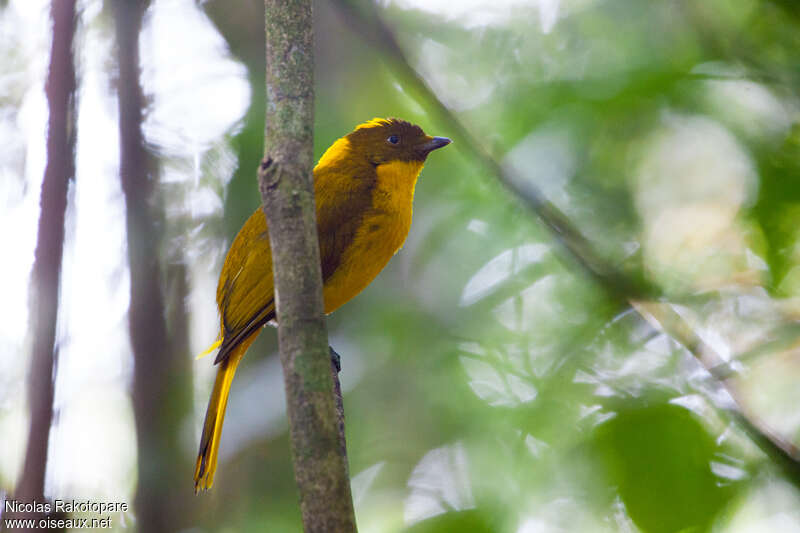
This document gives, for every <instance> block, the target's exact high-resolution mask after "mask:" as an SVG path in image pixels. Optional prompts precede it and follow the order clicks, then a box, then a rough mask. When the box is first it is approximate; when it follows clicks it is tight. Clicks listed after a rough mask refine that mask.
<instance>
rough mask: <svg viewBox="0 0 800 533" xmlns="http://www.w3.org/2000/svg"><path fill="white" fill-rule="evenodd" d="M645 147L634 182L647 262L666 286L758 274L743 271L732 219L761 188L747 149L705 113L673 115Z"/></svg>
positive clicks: (741, 240)
mask: <svg viewBox="0 0 800 533" xmlns="http://www.w3.org/2000/svg"><path fill="white" fill-rule="evenodd" d="M643 147H644V148H643V150H642V153H641V156H640V161H639V165H638V168H636V169H635V170H634V176H635V177H634V184H633V188H634V194H635V203H636V207H637V209H638V211H639V215H640V217H641V219H642V223H643V226H644V236H643V249H644V253H645V262H646V265H647V268H649V269H651V271H652V272H653V273H654V274H655V275H656V276H657V277H658V279H659V280H660V281H661V282H662V283H664V284H666V285H667V286H669V285H670V284H675V283H685V282H686V280H691V281H690V283H691V284H692V285H693V286H694V287H696V288H710V287H719V286H720V285H725V284H729V283H731V282H732V281H733V280H734V278H738V280H739V281H742V280H743V278H742V276H743V275H751V276H758V275H759V274H757V273H753V272H749V273H748V272H745V271H747V270H748V269H747V268H746V265H747V263H748V261H747V252H746V251H747V249H748V246H747V242H746V234H745V231H744V228H743V227H742V226H741V224H739V223H738V220H737V216H738V213H739V211H740V209H741V208H743V207H745V206H748V205H750V204H751V203H752V202H753V201H755V198H756V195H757V192H758V176H757V174H756V171H755V167H754V164H753V162H752V160H751V158H750V154H749V153H748V152H747V150H746V148H745V147H743V146H742V145H741V143H739V142H738V140H737V139H736V138H735V137H734V136H733V135H732V134H731V133H730V132H729V131H728V130H727V129H725V128H724V127H723V126H722V125H720V124H719V123H718V122H715V121H713V120H711V119H710V118H707V117H703V116H683V115H676V114H672V113H666V114H665V115H664V118H663V121H662V124H661V127H660V129H658V130H657V131H655V132H654V133H653V134H652V136H651V137H650V139H648V140H646V141H645V143H644V144H643ZM678 280H683V281H678Z"/></svg>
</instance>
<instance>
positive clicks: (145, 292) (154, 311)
mask: <svg viewBox="0 0 800 533" xmlns="http://www.w3.org/2000/svg"><path fill="white" fill-rule="evenodd" d="M147 4H148V2H147V1H146V0H114V2H113V5H114V19H115V25H116V34H117V49H118V50H117V51H118V63H119V84H118V85H119V88H118V90H119V96H118V99H119V128H120V177H121V180H122V190H123V193H124V196H125V204H126V223H127V236H128V260H129V262H130V272H131V287H130V288H131V299H130V308H129V312H128V320H129V329H130V338H131V347H132V348H133V355H134V377H133V408H134V417H135V420H136V436H137V444H138V474H139V479H138V485H137V489H136V512H137V522H138V524H137V526H138V529H139V530H140V531H148V532H150V531H152V532H154V533H158V532H162V531H169V532H173V531H178V530H180V529H181V528H182V527H185V524H186V521H187V518H188V516H189V513H188V512H187V508H186V506H187V505H189V503H188V498H189V495H190V494H191V490H190V489H191V486H190V483H189V479H190V478H191V476H190V473H191V465H190V462H189V458H188V456H185V454H182V453H181V449H180V447H179V443H178V429H179V427H180V422H181V420H182V416H183V415H184V414H185V413H186V412H187V408H188V404H189V401H190V399H189V397H188V388H187V386H186V383H187V375H188V369H187V368H186V354H185V353H183V351H182V350H180V349H178V345H179V344H180V343H174V342H172V341H171V340H170V339H171V336H170V334H168V331H167V322H166V310H165V301H164V296H163V293H162V273H161V267H160V265H161V257H162V247H161V238H160V236H161V235H162V234H163V225H164V221H163V213H162V210H161V208H160V204H159V202H158V197H157V195H156V184H157V176H156V172H155V170H154V165H153V164H152V161H151V159H150V157H149V154H148V153H147V151H146V150H145V146H144V139H143V136H142V112H143V111H142V109H143V103H144V99H143V96H142V89H141V86H140V83H139V32H140V30H141V25H142V16H143V14H144V11H145V9H146V7H147ZM178 274H179V275H178V278H185V272H183V271H182V270H181V271H180V272H179V273H178ZM179 282H180V283H185V279H179ZM178 304H179V306H180V309H179V310H176V311H175V313H173V315H175V314H180V313H183V312H184V310H183V302H182V301H180V302H178ZM175 329H176V331H174V332H173V333H176V336H178V337H180V334H181V332H182V334H184V335H185V328H184V327H182V326H181V324H180V323H178V324H177V325H176V328H175Z"/></svg>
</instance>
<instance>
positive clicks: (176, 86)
mask: <svg viewBox="0 0 800 533" xmlns="http://www.w3.org/2000/svg"><path fill="white" fill-rule="evenodd" d="M139 44H140V48H141V52H142V53H141V55H142V67H143V68H142V83H143V86H144V89H145V92H146V93H149V94H152V95H154V96H155V98H154V99H153V105H152V106H151V108H150V109H149V110H148V113H147V119H146V122H145V125H144V126H145V134H146V135H147V139H148V141H150V142H151V143H154V144H155V145H157V146H158V147H159V148H160V149H162V150H164V151H166V152H167V153H168V154H170V155H178V156H187V155H193V154H195V153H197V152H201V151H204V150H206V149H208V148H209V147H210V146H211V145H212V144H213V143H215V142H217V141H218V140H219V137H220V135H222V134H223V133H225V132H226V131H227V130H228V129H229V128H231V126H233V124H234V123H235V122H236V121H238V120H239V119H240V118H241V117H242V116H243V115H244V113H245V111H246V110H247V106H248V105H249V103H250V87H249V85H248V84H247V81H246V76H247V72H246V69H245V67H244V66H243V65H241V64H240V63H238V62H236V61H233V60H231V59H230V54H229V52H228V48H227V44H226V43H225V40H224V39H223V38H222V36H221V35H220V34H219V33H218V32H217V31H216V29H215V28H214V26H213V25H212V23H211V22H210V21H209V20H208V17H206V15H205V14H204V13H203V12H202V11H201V10H200V9H198V8H197V7H196V5H195V2H194V1H193V0H161V1H156V2H154V3H153V5H152V8H151V9H149V10H148V12H147V15H146V18H145V22H144V26H143V28H142V35H141V38H140V40H139ZM187 177H188V176H187Z"/></svg>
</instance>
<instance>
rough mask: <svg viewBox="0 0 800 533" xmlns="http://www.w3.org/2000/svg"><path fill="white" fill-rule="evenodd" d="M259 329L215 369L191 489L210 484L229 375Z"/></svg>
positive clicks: (215, 464) (195, 489) (215, 467)
mask: <svg viewBox="0 0 800 533" xmlns="http://www.w3.org/2000/svg"><path fill="white" fill-rule="evenodd" d="M259 332H260V330H256V332H255V334H253V335H251V336H249V337H247V338H246V339H244V340H243V341H242V342H241V343H240V344H239V345H238V346H236V347H235V348H234V349H233V350H232V351H231V354H230V356H229V357H228V358H227V359H225V360H224V361H222V362H221V363H220V365H219V369H218V370H217V378H216V380H215V381H214V390H213V392H212V393H211V399H210V400H209V401H208V409H207V410H206V420H205V422H204V423H203V434H202V437H201V438H200V451H199V452H198V453H197V462H196V463H195V467H194V492H195V494H197V493H198V492H199V491H200V490H208V489H210V488H211V485H213V484H214V472H216V470H217V452H218V451H219V441H220V438H221V437H222V422H223V420H225V406H226V405H228V393H229V392H230V390H231V383H232V382H233V376H234V374H236V367H237V366H238V365H239V361H241V360H242V356H243V355H244V353H245V352H246V351H247V349H248V348H249V347H250V345H251V344H253V341H254V340H256V337H258V333H259Z"/></svg>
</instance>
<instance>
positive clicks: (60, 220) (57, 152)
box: [6, 0, 76, 518]
mask: <svg viewBox="0 0 800 533" xmlns="http://www.w3.org/2000/svg"><path fill="white" fill-rule="evenodd" d="M50 13H51V18H52V20H53V41H52V45H51V50H50V67H49V71H48V75H47V84H46V87H45V91H46V94H47V103H48V107H49V112H50V115H49V119H48V128H47V166H46V168H45V172H44V181H43V183H42V191H41V211H40V213H39V232H38V235H37V242H36V252H35V256H34V262H33V270H32V272H31V282H30V309H31V323H30V336H31V339H32V340H33V351H32V354H31V360H30V361H31V362H30V372H29V376H28V397H29V402H30V416H31V422H30V427H29V431H28V441H27V447H26V450H25V463H24V465H23V469H22V477H21V478H20V480H19V483H18V484H17V487H16V494H15V496H16V498H17V499H18V500H22V501H25V502H32V501H39V502H41V501H43V498H44V480H45V472H46V467H47V448H48V445H49V442H50V438H49V436H50V426H51V422H52V418H53V382H54V378H55V374H54V368H55V360H56V357H57V354H58V346H56V322H57V315H58V301H59V294H58V293H59V278H60V275H61V261H62V256H63V250H64V216H65V212H66V209H67V188H68V184H69V182H70V180H73V179H74V178H75V127H76V121H75V65H74V61H73V55H72V50H73V39H74V35H75V23H76V14H75V0H53V2H52V6H51V12H50ZM6 229H7V230H8V231H11V228H6ZM18 518H41V517H40V516H38V515H35V514H33V513H32V514H30V515H27V516H19V517H18Z"/></svg>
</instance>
